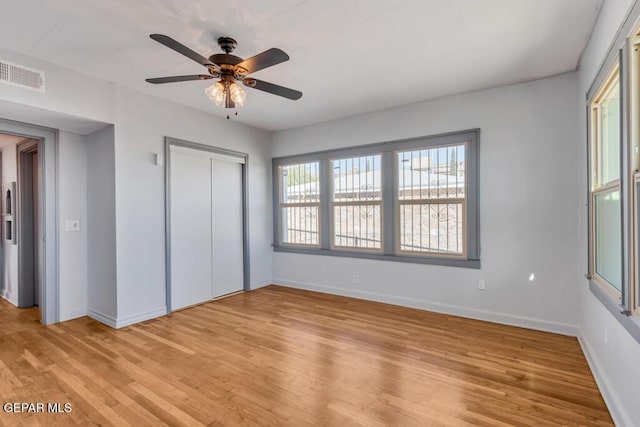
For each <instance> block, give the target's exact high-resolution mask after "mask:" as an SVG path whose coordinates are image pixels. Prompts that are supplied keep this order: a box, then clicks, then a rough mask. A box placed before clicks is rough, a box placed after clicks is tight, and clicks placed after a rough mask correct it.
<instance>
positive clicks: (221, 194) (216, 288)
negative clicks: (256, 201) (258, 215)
mask: <svg viewBox="0 0 640 427" xmlns="http://www.w3.org/2000/svg"><path fill="white" fill-rule="evenodd" d="M243 256H244V254H243V229H242V165H241V164H240V163H237V162H233V161H226V160H220V159H217V158H214V160H213V295H214V297H218V296H221V295H226V294H229V293H231V292H237V291H241V290H242V289H243V286H244V280H243Z"/></svg>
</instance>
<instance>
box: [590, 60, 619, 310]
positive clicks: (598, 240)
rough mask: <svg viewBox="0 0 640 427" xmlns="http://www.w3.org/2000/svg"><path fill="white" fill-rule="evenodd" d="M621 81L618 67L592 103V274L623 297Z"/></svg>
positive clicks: (599, 281) (608, 290)
mask: <svg viewBox="0 0 640 427" xmlns="http://www.w3.org/2000/svg"><path fill="white" fill-rule="evenodd" d="M620 129H621V114H620V84H619V72H618V66H617V65H616V66H615V68H614V69H613V70H612V72H611V73H610V75H609V77H608V78H607V79H606V80H605V82H604V84H603V85H602V87H601V89H600V91H599V92H598V94H597V95H596V96H595V98H594V100H593V102H592V103H591V138H590V141H591V147H590V150H591V218H592V221H591V237H592V245H591V255H590V256H591V265H592V267H591V269H592V271H591V276H592V277H593V278H594V279H595V280H596V282H598V283H599V284H600V285H602V286H603V287H604V288H605V290H606V291H607V292H609V293H610V294H612V295H613V296H614V297H616V298H617V299H620V296H621V290H622V224H621V213H622V205H621V199H620V145H621V139H620V136H621V135H620Z"/></svg>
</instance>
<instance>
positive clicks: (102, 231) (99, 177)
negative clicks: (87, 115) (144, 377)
mask: <svg viewBox="0 0 640 427" xmlns="http://www.w3.org/2000/svg"><path fill="white" fill-rule="evenodd" d="M85 144H86V146H85V149H86V176H87V184H86V193H85V194H86V200H87V201H86V209H87V213H86V226H85V229H86V230H87V245H86V247H87V270H86V271H87V287H88V295H87V299H88V308H87V311H88V314H89V315H90V316H91V317H93V318H96V319H98V320H100V321H102V322H104V323H107V324H109V325H111V326H115V321H116V318H117V299H116V298H117V284H116V274H117V272H116V214H115V151H114V128H113V126H109V127H107V128H105V129H103V130H100V131H98V132H95V133H92V134H91V135H87V137H86V141H85ZM81 226H82V225H81Z"/></svg>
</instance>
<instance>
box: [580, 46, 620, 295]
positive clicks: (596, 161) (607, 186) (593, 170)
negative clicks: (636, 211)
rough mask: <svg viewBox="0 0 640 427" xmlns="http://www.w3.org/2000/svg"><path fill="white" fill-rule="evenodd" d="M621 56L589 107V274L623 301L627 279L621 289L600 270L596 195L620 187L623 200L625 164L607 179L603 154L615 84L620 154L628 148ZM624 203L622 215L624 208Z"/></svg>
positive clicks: (610, 293)
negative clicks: (605, 117)
mask: <svg viewBox="0 0 640 427" xmlns="http://www.w3.org/2000/svg"><path fill="white" fill-rule="evenodd" d="M621 62H622V61H621V58H618V59H617V60H615V61H614V62H613V64H612V65H611V66H610V67H609V70H608V72H607V73H606V74H605V77H604V80H603V81H602V82H601V83H600V85H599V86H598V89H597V91H596V92H595V93H594V95H592V97H591V98H590V101H589V102H588V111H589V113H588V114H589V138H588V140H589V153H590V160H589V165H588V169H589V177H590V179H589V248H588V253H589V272H588V275H589V277H590V279H591V280H592V281H593V282H594V283H596V284H597V285H598V286H600V287H601V288H602V290H603V291H604V292H606V293H607V294H608V295H609V296H610V297H611V298H613V299H614V300H615V301H616V302H618V303H619V304H622V298H623V296H622V295H623V289H624V283H621V289H620V290H618V289H617V288H615V287H614V286H613V284H611V283H610V282H609V281H608V280H607V279H605V278H604V277H602V276H601V275H600V274H598V272H597V271H596V257H597V253H596V247H595V246H596V232H597V230H596V203H595V200H596V197H598V196H600V195H604V194H607V193H611V192H613V191H616V190H617V191H618V192H619V193H620V199H621V201H622V181H623V179H622V167H620V169H619V176H618V178H617V179H614V180H611V181H607V182H604V181H603V178H602V175H603V164H602V158H601V152H602V149H601V148H602V124H601V120H600V119H601V115H600V108H601V106H600V104H601V102H602V100H603V99H605V98H606V97H607V96H608V95H609V94H610V93H611V90H612V89H613V87H615V86H616V84H617V86H618V88H619V91H620V141H619V144H620V147H619V148H620V151H619V153H620V156H621V157H622V150H623V149H624V147H623V145H624V143H623V137H622V135H623V133H622V126H623V125H622V122H623V118H622V114H623V113H622V102H623V99H622V98H623V96H622V89H623V87H624V85H623V82H622V63H621ZM623 209H624V208H623V207H622V203H621V212H620V213H621V215H622V210H623ZM623 257H624V249H623V250H622V251H621V265H620V268H621V269H624V261H623V260H622V258H623ZM621 277H622V282H624V273H623V274H622V276H621Z"/></svg>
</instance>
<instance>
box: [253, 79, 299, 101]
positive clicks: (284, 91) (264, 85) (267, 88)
mask: <svg viewBox="0 0 640 427" xmlns="http://www.w3.org/2000/svg"><path fill="white" fill-rule="evenodd" d="M242 84H244V85H245V86H247V87H252V88H254V89H258V90H261V91H263V92H268V93H272V94H274V95H278V96H283V97H285V98H289V99H293V100H296V99H300V98H302V92H300V91H299V90H293V89H289V88H288V87H284V86H278V85H276V84H273V83H269V82H265V81H263V80H258V79H252V78H247V79H244V80H242Z"/></svg>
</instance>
